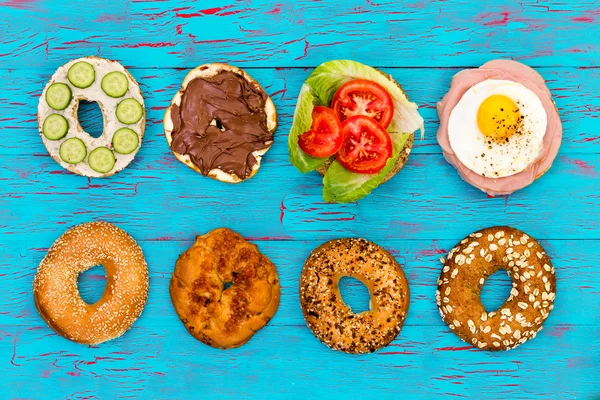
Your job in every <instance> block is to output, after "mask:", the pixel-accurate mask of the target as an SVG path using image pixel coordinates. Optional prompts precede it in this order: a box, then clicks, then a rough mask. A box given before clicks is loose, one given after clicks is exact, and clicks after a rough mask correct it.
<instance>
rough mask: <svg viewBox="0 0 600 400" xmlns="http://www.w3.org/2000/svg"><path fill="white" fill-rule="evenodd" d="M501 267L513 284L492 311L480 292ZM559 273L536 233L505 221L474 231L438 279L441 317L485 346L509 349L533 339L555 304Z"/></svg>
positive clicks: (454, 251) (464, 337)
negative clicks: (529, 233) (486, 305)
mask: <svg viewBox="0 0 600 400" xmlns="http://www.w3.org/2000/svg"><path fill="white" fill-rule="evenodd" d="M499 269H505V270H506V271H507V272H508V275H509V276H510V277H511V279H512V281H513V283H512V290H511V292H510V296H509V297H508V299H507V300H506V301H505V302H504V304H502V306H500V308H499V309H498V310H496V311H492V312H489V313H488V312H487V311H486V310H485V307H484V306H483V304H482V303H481V299H480V297H479V296H480V292H481V288H482V287H483V284H484V283H485V280H486V279H487V278H488V277H489V276H490V275H492V274H494V273H495V272H496V271H498V270H499ZM555 297H556V279H555V276H554V268H553V267H552V263H551V261H550V258H549V257H548V254H546V252H545V250H544V248H543V247H542V246H541V245H540V243H539V242H537V241H536V240H535V239H533V238H531V237H530V236H528V235H526V234H525V233H523V232H521V231H519V230H517V229H514V228H510V227H506V226H499V227H493V228H487V229H483V230H481V231H478V232H475V233H472V234H471V235H469V236H468V237H467V238H465V239H463V240H462V241H461V242H460V243H459V244H458V245H457V246H456V247H454V248H453V249H452V250H450V252H449V254H448V257H447V259H446V260H445V262H444V268H443V270H442V274H441V275H440V278H439V280H438V289H437V291H436V300H437V304H438V307H439V310H440V315H441V316H442V319H443V320H444V322H445V323H446V324H448V326H449V327H450V329H451V330H452V331H453V332H454V333H456V334H457V335H458V336H459V337H460V338H461V339H462V340H464V341H465V342H467V343H470V344H473V345H474V346H477V347H479V348H480V349H485V350H508V349H513V348H515V347H517V346H518V345H520V344H522V343H525V342H526V341H527V340H529V339H532V338H534V337H535V336H536V334H537V333H538V332H539V331H540V330H541V329H542V324H543V323H544V321H545V320H546V318H548V315H549V313H550V311H551V310H552V309H553V308H554V299H555Z"/></svg>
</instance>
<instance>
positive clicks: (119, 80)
mask: <svg viewBox="0 0 600 400" xmlns="http://www.w3.org/2000/svg"><path fill="white" fill-rule="evenodd" d="M100 86H102V90H104V93H106V94H107V95H109V96H110V97H114V98H119V97H122V96H123V95H124V94H125V93H127V89H129V80H128V79H127V77H126V76H125V74H124V73H122V72H118V71H114V72H110V73H108V74H106V75H105V76H104V78H102V83H101V84H100Z"/></svg>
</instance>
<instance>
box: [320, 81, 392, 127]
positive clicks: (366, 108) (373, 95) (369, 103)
mask: <svg viewBox="0 0 600 400" xmlns="http://www.w3.org/2000/svg"><path fill="white" fill-rule="evenodd" d="M331 108H332V109H333V111H335V113H336V114H337V116H338V118H339V119H340V121H342V122H344V121H345V120H346V119H348V118H351V117H354V116H355V115H366V116H367V117H371V118H373V119H374V120H375V121H377V122H379V124H381V126H383V128H384V129H385V128H387V127H388V126H389V125H390V122H392V118H393V117H394V103H393V102H392V98H391V97H390V95H389V93H388V92H387V90H385V89H384V88H383V86H381V85H380V84H378V83H375V82H372V81H368V80H366V79H357V80H354V81H350V82H346V83H344V84H343V85H342V87H340V88H339V89H338V91H337V92H336V93H335V95H334V96H333V101H332V102H331Z"/></svg>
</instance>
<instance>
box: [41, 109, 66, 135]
mask: <svg viewBox="0 0 600 400" xmlns="http://www.w3.org/2000/svg"><path fill="white" fill-rule="evenodd" d="M68 130H69V123H68V122H67V120H66V119H65V117H63V116H62V115H60V114H51V115H49V116H48V117H47V118H46V119H45V120H44V125H43V127H42V132H43V133H44V136H46V137H47V138H48V139H50V140H58V139H62V138H63V137H64V136H65V135H66V134H67V131H68Z"/></svg>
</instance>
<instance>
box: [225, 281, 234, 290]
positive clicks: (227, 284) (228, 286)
mask: <svg viewBox="0 0 600 400" xmlns="http://www.w3.org/2000/svg"><path fill="white" fill-rule="evenodd" d="M231 285H233V282H224V283H223V290H227V289H229V288H230V287H231Z"/></svg>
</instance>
